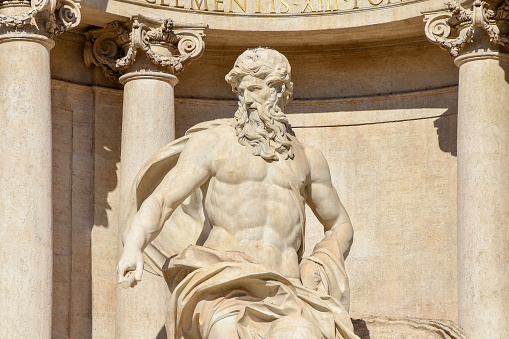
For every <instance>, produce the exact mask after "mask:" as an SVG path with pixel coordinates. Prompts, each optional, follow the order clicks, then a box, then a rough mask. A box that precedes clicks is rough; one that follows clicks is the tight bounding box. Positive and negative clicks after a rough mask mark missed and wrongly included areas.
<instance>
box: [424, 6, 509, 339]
mask: <svg viewBox="0 0 509 339" xmlns="http://www.w3.org/2000/svg"><path fill="white" fill-rule="evenodd" d="M448 7H449V8H448V10H447V11H440V12H435V13H426V19H425V20H426V21H427V23H426V35H427V36H428V38H429V39H430V40H431V41H432V42H436V43H439V44H441V45H442V47H444V48H446V49H449V51H450V53H451V54H452V55H453V56H455V57H456V59H455V63H456V65H457V66H458V67H459V89H458V142H457V146H458V317H459V324H460V325H461V326H462V327H463V329H464V330H465V331H466V334H467V337H468V338H488V337H489V338H493V339H503V338H509V274H508V265H509V82H508V80H509V54H507V53H506V52H507V47H505V46H506V44H507V42H508V41H509V40H508V37H507V36H506V35H504V34H505V33H506V32H507V26H508V23H507V21H506V19H507V18H508V17H509V13H507V12H506V11H505V8H509V7H507V4H506V5H502V6H500V7H498V10H497V11H494V10H491V8H496V7H492V6H491V5H490V4H488V3H486V2H481V1H475V2H474V3H473V6H472V9H471V10H470V9H469V10H467V9H464V8H462V7H460V6H459V5H458V4H455V3H449V6H448ZM453 31H456V32H457V35H454V36H451V32H453Z"/></svg>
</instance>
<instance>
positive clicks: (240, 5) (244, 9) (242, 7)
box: [230, 0, 246, 12]
mask: <svg viewBox="0 0 509 339" xmlns="http://www.w3.org/2000/svg"><path fill="white" fill-rule="evenodd" d="M233 1H235V2H236V3H237V5H239V7H240V9H242V11H243V12H246V0H244V6H242V4H241V3H240V2H239V0H230V12H233Z"/></svg>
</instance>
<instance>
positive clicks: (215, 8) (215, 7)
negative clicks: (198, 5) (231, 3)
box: [214, 0, 224, 12]
mask: <svg viewBox="0 0 509 339" xmlns="http://www.w3.org/2000/svg"><path fill="white" fill-rule="evenodd" d="M222 3H223V0H214V12H224V9H222V8H221V9H219V8H217V5H218V4H222Z"/></svg>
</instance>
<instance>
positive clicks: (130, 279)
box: [120, 271, 136, 288]
mask: <svg viewBox="0 0 509 339" xmlns="http://www.w3.org/2000/svg"><path fill="white" fill-rule="evenodd" d="M120 285H121V286H122V287H123V288H129V287H134V286H135V285H136V279H134V274H133V272H132V271H129V272H127V274H126V276H125V277H124V278H123V279H122V282H121V283H120Z"/></svg>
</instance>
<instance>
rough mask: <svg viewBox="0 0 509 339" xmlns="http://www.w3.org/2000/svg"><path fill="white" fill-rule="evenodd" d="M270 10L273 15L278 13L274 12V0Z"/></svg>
mask: <svg viewBox="0 0 509 339" xmlns="http://www.w3.org/2000/svg"><path fill="white" fill-rule="evenodd" d="M270 8H271V10H270V12H271V13H276V11H275V10H274V0H271V3H270Z"/></svg>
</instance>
